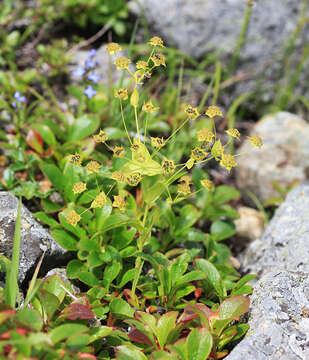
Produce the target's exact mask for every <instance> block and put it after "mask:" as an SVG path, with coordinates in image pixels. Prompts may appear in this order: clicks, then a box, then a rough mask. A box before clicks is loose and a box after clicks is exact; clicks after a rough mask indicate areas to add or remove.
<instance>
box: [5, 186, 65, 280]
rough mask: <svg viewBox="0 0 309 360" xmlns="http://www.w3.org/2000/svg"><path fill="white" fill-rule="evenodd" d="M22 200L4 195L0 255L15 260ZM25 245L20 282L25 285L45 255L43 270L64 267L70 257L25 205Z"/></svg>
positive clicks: (22, 228) (20, 262)
mask: <svg viewBox="0 0 309 360" xmlns="http://www.w3.org/2000/svg"><path fill="white" fill-rule="evenodd" d="M17 208H18V199H17V198H16V197H15V196H14V195H12V194H10V193H8V192H4V191H3V192H0V253H3V254H4V255H5V256H7V257H9V258H11V256H12V249H13V239H14V230H15V220H16V215H17ZM21 216H22V221H21V245H20V261H19V274H18V280H19V282H20V283H21V282H22V281H23V280H24V279H25V278H26V276H27V275H29V271H30V270H33V268H34V266H35V265H36V264H37V262H38V260H39V258H40V257H41V255H42V254H43V252H45V257H44V260H43V263H42V267H41V269H42V270H44V269H45V270H46V271H47V270H48V269H51V268H53V267H55V266H56V265H57V264H60V263H61V262H63V261H64V260H65V258H66V257H67V255H66V252H65V250H64V249H62V248H61V247H60V246H59V245H58V244H57V243H56V242H55V241H54V239H53V238H52V237H51V236H50V235H49V233H48V232H47V231H46V230H45V229H44V228H43V227H42V226H40V225H39V224H38V223H37V222H36V221H35V220H34V219H33V217H32V215H31V213H30V212H29V211H28V210H27V209H26V208H25V207H24V206H23V205H22V212H21Z"/></svg>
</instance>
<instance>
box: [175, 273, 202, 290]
mask: <svg viewBox="0 0 309 360" xmlns="http://www.w3.org/2000/svg"><path fill="white" fill-rule="evenodd" d="M205 277H206V275H205V272H204V271H200V270H193V271H191V272H189V273H187V274H185V275H183V276H182V277H181V278H180V279H179V280H177V282H176V284H175V286H176V287H177V288H178V287H179V286H182V285H184V284H187V283H190V282H191V281H196V280H202V279H205Z"/></svg>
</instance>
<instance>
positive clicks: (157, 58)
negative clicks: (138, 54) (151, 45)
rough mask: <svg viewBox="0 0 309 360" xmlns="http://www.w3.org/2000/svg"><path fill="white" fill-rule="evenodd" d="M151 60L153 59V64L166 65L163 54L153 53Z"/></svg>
mask: <svg viewBox="0 0 309 360" xmlns="http://www.w3.org/2000/svg"><path fill="white" fill-rule="evenodd" d="M151 60H152V61H153V63H154V65H155V66H160V65H163V66H166V64H165V56H164V55H162V54H155V55H153V56H152V57H151Z"/></svg>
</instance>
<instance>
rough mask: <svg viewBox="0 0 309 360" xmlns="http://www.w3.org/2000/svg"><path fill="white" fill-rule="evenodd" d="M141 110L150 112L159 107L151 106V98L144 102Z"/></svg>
mask: <svg viewBox="0 0 309 360" xmlns="http://www.w3.org/2000/svg"><path fill="white" fill-rule="evenodd" d="M142 110H143V111H145V113H148V114H151V113H153V112H154V111H157V110H159V107H155V106H153V104H152V102H151V100H149V101H148V102H147V103H144V105H143V107H142Z"/></svg>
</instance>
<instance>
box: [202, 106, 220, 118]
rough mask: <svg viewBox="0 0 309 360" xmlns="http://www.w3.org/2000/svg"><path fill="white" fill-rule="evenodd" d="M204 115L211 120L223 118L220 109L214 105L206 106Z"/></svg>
mask: <svg viewBox="0 0 309 360" xmlns="http://www.w3.org/2000/svg"><path fill="white" fill-rule="evenodd" d="M205 114H206V115H207V116H208V117H210V118H211V119H212V118H214V117H215V116H221V117H222V116H223V114H222V111H221V110H220V108H218V106H215V105H211V106H208V108H207V110H206V113H205Z"/></svg>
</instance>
